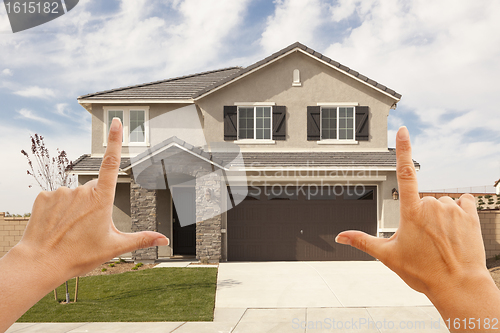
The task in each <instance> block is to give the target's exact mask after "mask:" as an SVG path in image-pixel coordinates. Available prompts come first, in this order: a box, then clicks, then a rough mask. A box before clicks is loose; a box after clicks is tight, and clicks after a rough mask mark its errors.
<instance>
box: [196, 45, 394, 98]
mask: <svg viewBox="0 0 500 333" xmlns="http://www.w3.org/2000/svg"><path fill="white" fill-rule="evenodd" d="M294 49H300V50H302V51H304V52H306V53H308V54H311V55H312V56H314V57H315V58H317V59H318V60H322V61H324V62H326V63H328V64H330V65H332V66H333V67H335V68H337V69H339V70H340V71H342V72H344V73H345V74H348V75H350V76H353V77H355V78H356V79H358V80H360V81H362V82H364V83H366V84H368V85H370V86H372V87H373V88H376V89H377V90H380V91H383V92H385V93H387V94H389V95H391V96H393V97H394V98H395V99H397V100H399V99H400V98H401V96H402V95H401V94H399V93H397V92H395V91H394V90H392V89H389V88H388V87H386V86H384V85H382V84H380V83H378V82H376V81H374V80H372V79H370V78H368V77H366V76H364V75H362V74H360V73H358V72H356V71H355V70H353V69H350V68H349V67H346V66H344V65H342V64H340V63H338V62H336V61H334V60H332V59H330V58H328V57H326V56H324V55H323V54H321V53H319V52H316V51H314V50H313V49H310V48H308V47H307V46H305V45H303V44H301V43H299V42H296V43H293V44H291V45H289V46H287V47H285V48H284V49H282V50H280V51H278V52H276V53H274V54H272V55H270V56H269V57H267V58H265V59H263V60H261V61H258V62H256V63H255V64H253V65H250V66H248V67H246V68H244V69H242V70H241V71H238V72H236V73H234V74H233V75H232V76H230V77H227V78H225V79H224V80H221V81H218V82H216V83H214V84H213V85H212V86H210V87H207V88H205V89H204V90H201V91H199V92H198V93H197V94H196V95H194V96H193V98H195V99H197V98H199V97H201V96H203V95H206V94H207V93H209V92H211V91H213V90H215V89H216V88H218V87H220V86H222V85H224V84H227V83H229V82H231V81H234V80H236V79H238V78H239V77H242V76H244V75H245V74H247V73H249V72H251V71H253V70H255V69H257V68H259V67H261V66H264V65H266V64H268V63H269V62H271V61H273V60H275V59H277V58H280V57H281V56H283V55H285V54H287V53H288V52H290V51H293V50H294Z"/></svg>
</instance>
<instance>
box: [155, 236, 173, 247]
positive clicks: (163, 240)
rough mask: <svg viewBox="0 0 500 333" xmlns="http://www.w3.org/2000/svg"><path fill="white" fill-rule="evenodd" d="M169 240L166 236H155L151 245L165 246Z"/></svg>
mask: <svg viewBox="0 0 500 333" xmlns="http://www.w3.org/2000/svg"><path fill="white" fill-rule="evenodd" d="M169 243H170V242H169V240H168V238H167V237H165V238H163V237H162V238H157V239H155V240H154V242H153V246H167V245H168V244H169Z"/></svg>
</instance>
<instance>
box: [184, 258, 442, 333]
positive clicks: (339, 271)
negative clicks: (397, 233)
mask: <svg viewBox="0 0 500 333" xmlns="http://www.w3.org/2000/svg"><path fill="white" fill-rule="evenodd" d="M216 323H218V324H219V325H223V324H226V325H228V326H229V327H230V329H229V330H228V331H230V332H311V333H312V332H331V331H332V330H333V331H335V332H402V331H404V332H420V333H422V332H435V333H437V332H448V330H447V329H446V327H445V324H444V322H443V321H442V319H441V317H440V315H439V312H438V311H437V310H436V309H435V308H434V306H432V303H431V302H430V301H429V300H428V298H427V297H426V296H425V295H423V294H420V293H418V292H416V291H414V290H412V289H411V288H410V287H408V286H407V285H406V284H405V283H404V282H403V281H402V280H401V279H400V278H399V277H398V276H397V275H396V274H395V273H393V272H392V271H391V270H389V269H388V268H387V267H386V266H384V265H383V264H382V263H380V262H375V261H371V262H241V263H221V264H220V265H219V273H218V278H217V294H216V300H215V318H214V324H216ZM186 332H187V331H186Z"/></svg>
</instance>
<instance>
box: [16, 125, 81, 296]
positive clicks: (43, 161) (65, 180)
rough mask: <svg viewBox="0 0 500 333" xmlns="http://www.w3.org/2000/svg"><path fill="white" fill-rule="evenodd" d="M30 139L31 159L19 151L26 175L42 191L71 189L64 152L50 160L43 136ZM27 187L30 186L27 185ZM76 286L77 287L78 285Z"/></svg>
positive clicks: (69, 165)
mask: <svg viewBox="0 0 500 333" xmlns="http://www.w3.org/2000/svg"><path fill="white" fill-rule="evenodd" d="M30 138H31V154H32V155H33V157H30V155H29V154H28V153H27V152H26V151H25V150H24V149H23V150H21V154H23V155H24V156H26V158H27V159H28V166H29V169H28V171H27V172H28V175H30V176H33V178H35V181H36V182H37V184H38V185H39V186H40V187H41V189H42V190H43V191H55V190H56V189H58V188H59V187H61V186H66V187H71V186H72V185H73V184H74V183H75V177H74V175H73V174H71V173H70V171H71V170H72V169H73V163H72V162H71V161H70V160H69V159H68V156H67V154H66V151H64V150H59V148H57V155H56V156H55V157H52V158H51V157H50V154H49V150H48V148H47V147H46V146H45V142H44V138H43V136H41V135H38V134H35V135H34V136H31V135H30ZM29 187H32V186H31V185H29ZM77 279H78V278H77ZM65 285H66V304H69V302H70V298H69V289H68V281H66V283H65ZM76 286H78V283H77V284H76ZM76 292H77V291H75V294H76ZM54 297H55V299H56V301H57V290H54ZM75 301H76V300H75Z"/></svg>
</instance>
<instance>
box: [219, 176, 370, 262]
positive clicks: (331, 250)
mask: <svg viewBox="0 0 500 333" xmlns="http://www.w3.org/2000/svg"><path fill="white" fill-rule="evenodd" d="M347 229H356V230H362V231H364V232H367V233H369V234H372V235H375V234H376V232H377V191H376V187H375V186H356V187H346V186H336V187H332V186H325V187H318V186H302V187H283V186H278V185H276V186H272V187H271V186H268V187H250V188H249V194H248V196H247V197H246V199H245V200H244V201H243V202H242V203H240V204H239V205H238V206H236V207H235V208H233V209H231V210H229V211H228V212H227V240H228V241H227V244H228V250H227V255H228V260H232V261H244V260H249V261H267V260H373V257H371V256H369V255H367V254H365V253H364V252H362V251H359V250H357V249H354V248H352V247H350V246H346V245H340V244H337V243H335V237H336V236H337V234H338V233H339V232H341V231H343V230H347Z"/></svg>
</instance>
